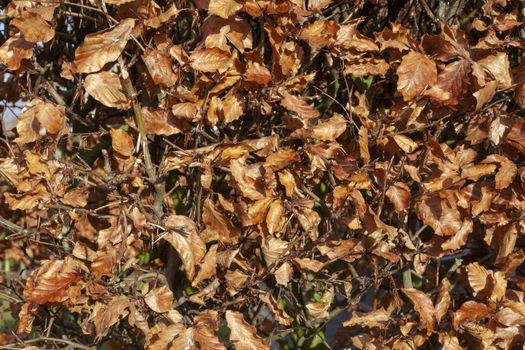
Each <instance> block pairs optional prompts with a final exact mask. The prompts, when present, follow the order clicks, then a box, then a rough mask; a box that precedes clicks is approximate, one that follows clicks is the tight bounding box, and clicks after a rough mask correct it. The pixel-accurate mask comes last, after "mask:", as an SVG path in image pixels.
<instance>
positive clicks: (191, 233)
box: [164, 215, 206, 281]
mask: <svg viewBox="0 0 525 350" xmlns="http://www.w3.org/2000/svg"><path fill="white" fill-rule="evenodd" d="M165 226H166V228H167V229H168V230H169V231H168V233H167V234H166V235H165V236H164V239H165V240H167V241H168V242H169V243H170V244H171V245H172V246H173V248H175V250H176V251H177V253H179V256H180V257H181V260H182V264H183V266H184V271H185V272H186V276H187V277H188V279H189V280H190V281H192V280H193V277H194V276H195V271H196V267H197V265H198V264H199V263H200V262H201V260H202V258H203V257H204V255H205V254H206V244H205V243H204V241H203V240H202V238H201V237H200V236H199V234H198V231H197V225H196V224H195V222H194V221H193V220H191V219H190V218H189V217H187V216H184V215H170V216H169V217H168V218H167V219H166V223H165Z"/></svg>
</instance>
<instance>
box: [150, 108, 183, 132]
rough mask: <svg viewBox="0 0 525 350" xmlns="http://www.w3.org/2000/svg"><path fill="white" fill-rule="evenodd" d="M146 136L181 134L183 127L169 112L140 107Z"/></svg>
mask: <svg viewBox="0 0 525 350" xmlns="http://www.w3.org/2000/svg"><path fill="white" fill-rule="evenodd" d="M142 118H143V120H144V131H145V132H146V134H153V135H164V136H170V135H175V134H178V133H180V132H181V130H182V128H183V125H182V123H181V122H180V121H178V120H177V119H175V117H174V116H173V114H171V112H170V111H169V110H166V109H160V108H150V107H142Z"/></svg>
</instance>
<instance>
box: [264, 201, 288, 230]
mask: <svg viewBox="0 0 525 350" xmlns="http://www.w3.org/2000/svg"><path fill="white" fill-rule="evenodd" d="M285 213H286V210H285V208H284V205H283V201H282V200H281V199H276V200H274V201H273V202H272V204H270V208H269V209H268V214H267V215H266V227H268V232H269V233H270V234H272V235H273V234H275V233H278V232H281V231H282V230H283V229H284V225H285V224H286V216H285Z"/></svg>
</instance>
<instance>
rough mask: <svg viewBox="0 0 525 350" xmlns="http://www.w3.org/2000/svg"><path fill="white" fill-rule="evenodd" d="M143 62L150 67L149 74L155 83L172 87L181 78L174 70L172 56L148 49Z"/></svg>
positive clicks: (143, 56)
mask: <svg viewBox="0 0 525 350" xmlns="http://www.w3.org/2000/svg"><path fill="white" fill-rule="evenodd" d="M142 60H143V61H144V63H145V64H146V67H148V71H149V74H150V75H151V78H152V79H153V81H154V82H155V84H160V85H163V86H165V87H172V86H173V85H175V84H176V83H177V81H178V80H179V77H178V76H177V74H176V73H175V71H174V70H173V62H172V60H171V57H170V55H168V54H167V53H165V52H162V51H160V50H153V49H147V50H146V52H144V54H143V55H142Z"/></svg>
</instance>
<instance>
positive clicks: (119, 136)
mask: <svg viewBox="0 0 525 350" xmlns="http://www.w3.org/2000/svg"><path fill="white" fill-rule="evenodd" d="M109 133H110V135H111V146H112V147H113V149H114V150H115V152H118V153H119V154H120V155H122V156H124V157H131V156H132V155H133V152H134V147H135V144H134V143H133V137H131V135H130V134H128V133H127V132H125V131H124V130H122V129H110V130H109Z"/></svg>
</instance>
